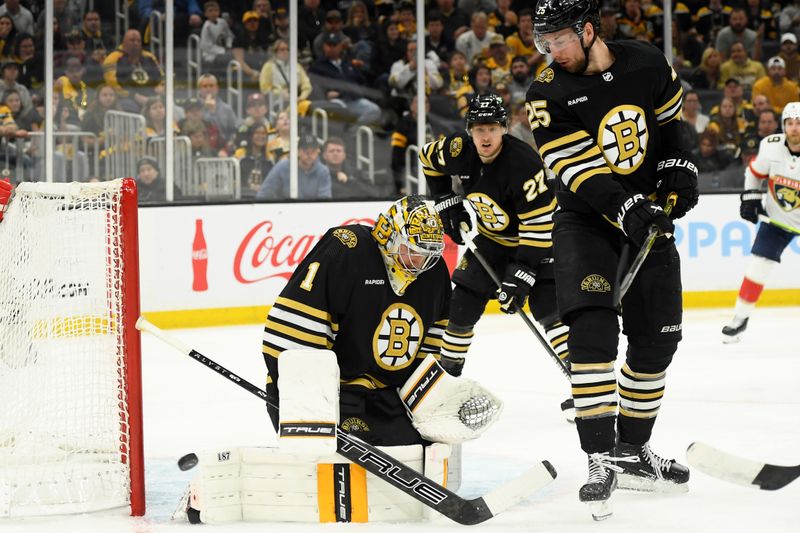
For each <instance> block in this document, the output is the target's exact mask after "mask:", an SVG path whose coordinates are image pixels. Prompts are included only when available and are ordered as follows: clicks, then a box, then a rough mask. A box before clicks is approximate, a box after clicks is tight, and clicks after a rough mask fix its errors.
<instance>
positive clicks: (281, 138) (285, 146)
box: [267, 110, 291, 163]
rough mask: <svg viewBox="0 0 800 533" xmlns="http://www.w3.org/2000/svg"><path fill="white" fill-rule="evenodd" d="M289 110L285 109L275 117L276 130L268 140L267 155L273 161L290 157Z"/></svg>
mask: <svg viewBox="0 0 800 533" xmlns="http://www.w3.org/2000/svg"><path fill="white" fill-rule="evenodd" d="M289 129H290V124H289V111H288V110H283V111H281V112H280V113H278V115H277V116H276V117H275V132H274V135H272V136H271V137H270V138H269V141H267V157H268V158H269V160H270V161H272V162H273V163H277V162H278V161H281V160H282V159H286V158H287V157H289V150H291V143H290V142H289Z"/></svg>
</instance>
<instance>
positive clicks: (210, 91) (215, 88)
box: [197, 74, 239, 148]
mask: <svg viewBox="0 0 800 533" xmlns="http://www.w3.org/2000/svg"><path fill="white" fill-rule="evenodd" d="M197 97H198V98H199V99H200V101H202V102H203V120H204V121H205V122H209V123H211V124H214V125H216V126H217V129H218V130H219V135H220V137H221V141H223V142H227V141H229V140H230V139H232V138H233V136H234V134H235V133H236V128H237V127H238V125H239V120H238V119H237V118H236V113H235V112H234V110H233V108H232V107H231V106H230V105H229V104H228V103H227V102H226V101H225V100H223V99H222V98H220V96H219V83H218V82H217V77H216V76H214V75H213V74H203V75H201V76H200V78H199V79H198V80H197ZM220 147H221V146H220V145H219V143H218V144H217V145H216V146H215V148H220Z"/></svg>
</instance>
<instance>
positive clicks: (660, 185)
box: [526, 0, 698, 519]
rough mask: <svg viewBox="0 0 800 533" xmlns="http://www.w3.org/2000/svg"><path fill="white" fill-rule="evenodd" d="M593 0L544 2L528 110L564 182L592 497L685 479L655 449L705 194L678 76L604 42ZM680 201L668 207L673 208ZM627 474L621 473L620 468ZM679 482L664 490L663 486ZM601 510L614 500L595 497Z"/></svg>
mask: <svg viewBox="0 0 800 533" xmlns="http://www.w3.org/2000/svg"><path fill="white" fill-rule="evenodd" d="M598 28H599V7H598V4H597V0H539V1H538V2H537V6H536V11H535V19H534V32H535V40H536V45H537V48H538V49H539V51H540V52H541V53H543V54H544V53H547V54H551V55H552V57H553V62H552V63H551V64H550V65H549V66H548V68H546V69H545V70H543V71H542V72H541V73H540V75H539V76H538V77H537V78H536V80H535V81H534V82H533V84H532V85H531V87H530V89H529V91H528V96H527V104H526V105H527V107H528V117H529V120H530V125H531V129H532V130H533V133H534V136H535V139H536V143H537V146H538V147H539V150H540V153H541V156H542V159H543V160H544V163H545V165H546V166H547V167H548V168H549V169H550V170H551V171H552V172H553V173H554V174H555V175H556V177H557V180H556V182H557V191H556V198H557V200H558V205H559V211H558V212H557V213H556V215H555V216H554V229H553V247H554V252H553V253H554V260H555V277H556V287H557V297H558V309H559V313H560V316H561V318H562V320H563V321H564V322H565V323H566V324H568V325H569V327H570V338H569V350H570V358H571V369H572V393H573V399H574V401H575V408H576V422H577V429H578V434H579V436H580V443H581V447H582V448H583V450H584V451H585V452H586V453H587V454H588V458H589V479H588V481H587V483H586V484H585V485H583V487H581V489H580V492H579V497H580V499H581V500H582V501H585V502H589V503H591V502H605V501H607V500H608V498H609V497H610V495H611V492H612V491H613V490H614V488H615V487H616V486H617V483H619V486H620V487H621V488H634V489H638V490H656V489H662V488H663V489H666V488H670V487H671V488H673V489H676V488H680V487H681V486H683V487H686V485H685V484H686V483H687V481H688V480H689V471H688V469H687V468H686V467H685V466H683V465H681V464H679V463H677V462H675V461H674V460H668V459H663V458H661V457H659V456H658V455H656V454H655V453H654V452H653V451H652V449H651V447H650V444H649V441H650V436H651V432H652V429H653V425H654V423H655V420H656V415H657V414H658V410H659V407H660V405H661V399H662V396H663V393H664V384H665V376H666V370H667V367H668V366H669V364H670V362H671V361H672V357H673V355H674V354H675V352H676V350H677V346H678V342H679V341H680V340H681V327H682V324H681V319H682V298H681V277H680V258H679V256H678V252H677V250H676V248H675V244H674V241H673V240H672V238H671V235H672V233H673V231H674V226H673V223H672V220H671V218H679V217H682V216H683V215H685V214H686V212H687V211H689V210H690V209H691V208H693V207H694V206H695V205H696V203H697V199H698V193H697V171H696V167H695V165H694V164H693V163H692V162H691V161H689V160H688V159H687V157H686V156H687V151H686V150H684V148H683V147H682V146H681V144H680V143H681V135H680V131H679V127H680V120H681V107H682V94H683V91H682V89H681V85H680V81H679V80H678V77H677V75H676V73H675V71H674V70H672V68H671V67H670V65H669V64H668V63H667V60H666V58H665V57H664V55H663V54H662V53H661V52H660V51H659V50H658V49H656V48H655V47H654V46H652V45H651V44H650V43H646V42H640V41H634V40H630V41H628V40H626V41H618V42H613V41H612V42H608V43H606V42H604V41H602V40H601V39H600V38H599V36H598V34H597V31H598ZM673 192H674V193H677V201H676V203H675V205H674V208H673V209H672V212H671V214H670V216H668V215H667V214H665V211H664V210H663V207H664V206H665V205H666V199H667V198H668V197H669V195H670V193H673ZM652 226H655V227H656V228H657V229H658V231H659V232H660V235H661V236H660V237H658V238H657V239H656V241H655V246H654V248H653V249H652V251H651V252H650V254H649V255H648V257H647V259H646V261H645V263H644V265H643V266H642V268H641V270H640V271H639V273H638V274H637V276H636V277H635V278H634V282H633V285H632V286H631V287H630V290H629V291H628V293H627V294H626V295H625V296H624V298H623V300H622V306H621V314H622V327H623V333H624V334H625V335H626V337H627V341H628V349H627V353H626V361H625V364H624V365H623V366H622V369H621V374H620V376H619V378H618V379H617V377H616V373H615V370H614V361H615V359H616V357H617V344H618V336H619V322H618V316H617V313H618V310H617V308H616V307H615V305H614V292H615V290H616V287H615V284H616V283H618V279H619V278H620V277H621V276H620V274H621V273H623V272H624V271H626V270H627V269H628V266H629V265H628V264H620V261H621V259H620V257H621V255H623V254H622V251H623V248H624V247H626V246H627V247H630V248H632V250H633V253H632V254H631V255H635V253H636V252H637V251H638V248H639V247H640V246H641V245H642V243H643V242H644V241H645V239H646V237H647V235H648V233H649V231H650V228H651V227H652ZM617 474H619V475H617ZM665 481H666V482H671V485H668V484H666V483H664V482H665ZM595 507H598V508H599V509H595V511H597V512H598V513H599V514H595V518H597V519H601V518H604V517H605V516H608V514H610V508H605V509H603V508H602V507H603V506H602V505H598V506H595Z"/></svg>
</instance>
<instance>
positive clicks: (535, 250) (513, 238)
mask: <svg viewBox="0 0 800 533" xmlns="http://www.w3.org/2000/svg"><path fill="white" fill-rule="evenodd" d="M419 158H420V161H421V162H422V170H423V172H424V174H425V178H426V180H427V182H428V188H429V189H430V191H431V194H432V195H434V196H438V195H440V194H444V193H447V192H448V191H450V190H451V187H452V180H451V178H450V176H451V175H455V176H457V177H458V178H459V180H460V181H461V185H462V187H463V188H464V195H465V196H466V197H467V199H468V200H469V201H470V202H471V203H472V206H473V207H474V208H475V212H476V214H477V222H478V228H477V229H478V232H479V233H480V234H481V235H483V236H484V237H486V238H487V239H489V240H490V241H492V242H494V243H497V244H498V245H501V246H504V247H507V248H516V256H515V260H516V261H517V262H519V263H522V264H525V265H529V266H530V267H532V268H535V267H536V266H537V265H538V264H539V262H540V261H541V260H542V259H543V258H545V257H548V256H549V255H550V253H551V251H552V239H551V233H552V230H553V211H554V210H555V207H556V202H555V198H554V196H553V193H552V191H550V189H548V187H547V184H546V182H545V174H544V167H543V166H542V161H541V159H540V158H539V156H538V155H537V154H536V152H535V151H534V150H533V148H531V147H530V146H529V145H528V144H527V143H525V142H523V141H521V140H519V139H517V138H516V137H512V136H511V135H503V147H502V149H501V150H500V153H499V154H498V155H497V157H496V158H495V160H494V161H492V162H491V163H489V164H485V163H483V161H481V158H480V156H478V151H477V149H476V148H475V145H474V144H473V142H472V138H471V137H470V136H469V135H467V134H465V133H458V134H455V135H450V136H448V137H445V138H443V139H439V140H437V141H433V142H430V143H428V144H426V145H425V146H424V147H423V148H422V151H421V152H420V155H419Z"/></svg>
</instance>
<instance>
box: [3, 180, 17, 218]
mask: <svg viewBox="0 0 800 533" xmlns="http://www.w3.org/2000/svg"><path fill="white" fill-rule="evenodd" d="M13 190H14V186H13V185H11V182H10V181H8V178H5V179H2V180H0V221H2V220H3V215H4V214H5V212H6V209H8V202H9V200H11V191H13Z"/></svg>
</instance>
